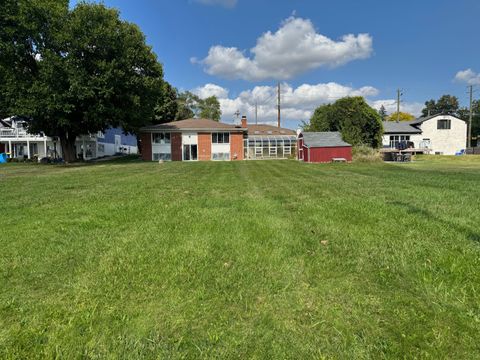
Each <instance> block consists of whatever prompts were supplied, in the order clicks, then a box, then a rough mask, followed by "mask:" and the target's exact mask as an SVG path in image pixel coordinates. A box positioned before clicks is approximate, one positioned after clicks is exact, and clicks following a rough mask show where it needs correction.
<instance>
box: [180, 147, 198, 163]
mask: <svg viewBox="0 0 480 360" xmlns="http://www.w3.org/2000/svg"><path fill="white" fill-rule="evenodd" d="M183 160H184V161H196V160H198V157H197V145H183Z"/></svg>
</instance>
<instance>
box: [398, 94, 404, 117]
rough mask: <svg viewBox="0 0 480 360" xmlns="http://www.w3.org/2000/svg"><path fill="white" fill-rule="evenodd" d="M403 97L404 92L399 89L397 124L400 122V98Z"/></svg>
mask: <svg viewBox="0 0 480 360" xmlns="http://www.w3.org/2000/svg"><path fill="white" fill-rule="evenodd" d="M402 95H403V94H402V90H400V89H397V122H399V121H400V97H401V96H402Z"/></svg>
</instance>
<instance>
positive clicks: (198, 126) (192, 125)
mask: <svg viewBox="0 0 480 360" xmlns="http://www.w3.org/2000/svg"><path fill="white" fill-rule="evenodd" d="M140 130H141V131H143V132H148V131H175V130H178V131H186V130H195V131H247V129H246V128H242V127H240V126H236V125H231V124H224V123H221V122H218V121H215V120H210V119H186V120H179V121H172V122H169V123H165V124H158V125H151V126H145V127H143V128H141V129H140Z"/></svg>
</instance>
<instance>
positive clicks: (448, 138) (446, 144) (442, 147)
mask: <svg viewBox="0 0 480 360" xmlns="http://www.w3.org/2000/svg"><path fill="white" fill-rule="evenodd" d="M441 119H448V120H450V121H451V128H450V129H437V120H441ZM420 129H421V130H422V135H421V138H422V140H423V139H430V143H431V146H430V148H431V149H432V154H435V153H441V154H443V155H455V153H456V152H457V151H460V150H461V149H465V147H466V143H467V123H466V122H465V121H463V120H460V119H458V118H456V117H454V116H449V115H439V116H436V117H434V118H432V119H429V120H427V121H425V122H423V123H422V124H421V125H420Z"/></svg>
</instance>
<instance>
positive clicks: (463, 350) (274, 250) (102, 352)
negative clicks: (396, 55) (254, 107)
mask: <svg viewBox="0 0 480 360" xmlns="http://www.w3.org/2000/svg"><path fill="white" fill-rule="evenodd" d="M0 184H1V193H0V209H1V210H0V211H1V214H2V217H1V219H0V249H1V251H0V358H2V359H8V358H23V359H25V358H54V357H59V358H65V359H73V358H105V357H107V358H192V359H198V358H212V357H218V358H242V359H245V358H272V359H285V358H295V359H303V358H323V357H324V358H351V359H353V358H399V357H405V358H409V359H411V358H415V357H416V358H432V359H439V358H450V359H461V358H464V359H472V358H480V340H479V336H480V229H479V225H480V158H479V157H477V158H474V157H471V158H468V157H463V158H457V159H454V158H440V157H437V158H421V159H420V160H419V161H418V162H415V163H412V164H383V163H380V164H332V165H314V164H302V163H297V162H295V161H263V162H255V161H251V162H215V163H213V162H209V163H165V164H157V163H142V162H138V161H131V162H128V161H127V162H116V163H115V162H114V163H102V164H96V165H86V166H71V167H63V166H49V165H43V166H40V165H29V164H8V165H3V166H0Z"/></svg>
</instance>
